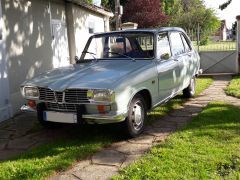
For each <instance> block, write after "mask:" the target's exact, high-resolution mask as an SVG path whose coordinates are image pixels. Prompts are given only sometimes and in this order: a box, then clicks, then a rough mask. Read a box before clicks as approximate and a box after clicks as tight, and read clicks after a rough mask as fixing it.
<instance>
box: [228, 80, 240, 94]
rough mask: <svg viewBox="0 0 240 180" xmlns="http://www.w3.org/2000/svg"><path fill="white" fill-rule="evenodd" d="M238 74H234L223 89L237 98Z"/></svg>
mask: <svg viewBox="0 0 240 180" xmlns="http://www.w3.org/2000/svg"><path fill="white" fill-rule="evenodd" d="M239 87H240V76H235V77H234V78H233V79H232V80H231V82H230V84H229V85H228V87H227V88H226V89H225V92H226V93H227V94H228V95H230V96H234V97H237V98H240V88H239Z"/></svg>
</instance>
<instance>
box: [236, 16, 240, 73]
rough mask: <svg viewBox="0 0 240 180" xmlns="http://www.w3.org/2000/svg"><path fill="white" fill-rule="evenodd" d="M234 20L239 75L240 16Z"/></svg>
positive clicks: (239, 71)
mask: <svg viewBox="0 0 240 180" xmlns="http://www.w3.org/2000/svg"><path fill="white" fill-rule="evenodd" d="M236 19H237V29H236V37H237V55H238V73H240V15H238V16H237V17H236Z"/></svg>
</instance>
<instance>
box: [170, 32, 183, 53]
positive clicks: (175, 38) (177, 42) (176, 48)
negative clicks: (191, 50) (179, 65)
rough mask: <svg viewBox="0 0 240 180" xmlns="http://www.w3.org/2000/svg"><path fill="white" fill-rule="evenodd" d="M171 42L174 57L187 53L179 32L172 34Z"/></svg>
mask: <svg viewBox="0 0 240 180" xmlns="http://www.w3.org/2000/svg"><path fill="white" fill-rule="evenodd" d="M170 41H171V46H172V54H173V55H174V56H177V55H180V54H182V53H184V52H185V49H184V45H183V42H182V38H181V35H180V34H179V33H178V32H172V33H171V34H170Z"/></svg>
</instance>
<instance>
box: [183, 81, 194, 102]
mask: <svg viewBox="0 0 240 180" xmlns="http://www.w3.org/2000/svg"><path fill="white" fill-rule="evenodd" d="M195 85H196V80H195V77H193V78H192V79H191V80H190V83H189V85H188V87H187V88H185V89H184V90H183V96H184V97H185V98H191V97H193V96H194V95H195Z"/></svg>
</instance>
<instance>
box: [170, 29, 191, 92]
mask: <svg viewBox="0 0 240 180" xmlns="http://www.w3.org/2000/svg"><path fill="white" fill-rule="evenodd" d="M169 39H170V44H171V50H172V58H173V59H174V60H175V61H176V62H177V64H178V66H177V67H176V70H175V73H176V81H175V91H176V92H178V91H180V90H182V86H183V83H184V82H185V81H187V80H188V77H186V74H187V68H186V62H187V59H186V58H187V57H186V53H185V48H184V45H183V41H182V37H181V33H180V32H178V31H172V32H170V34H169Z"/></svg>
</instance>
